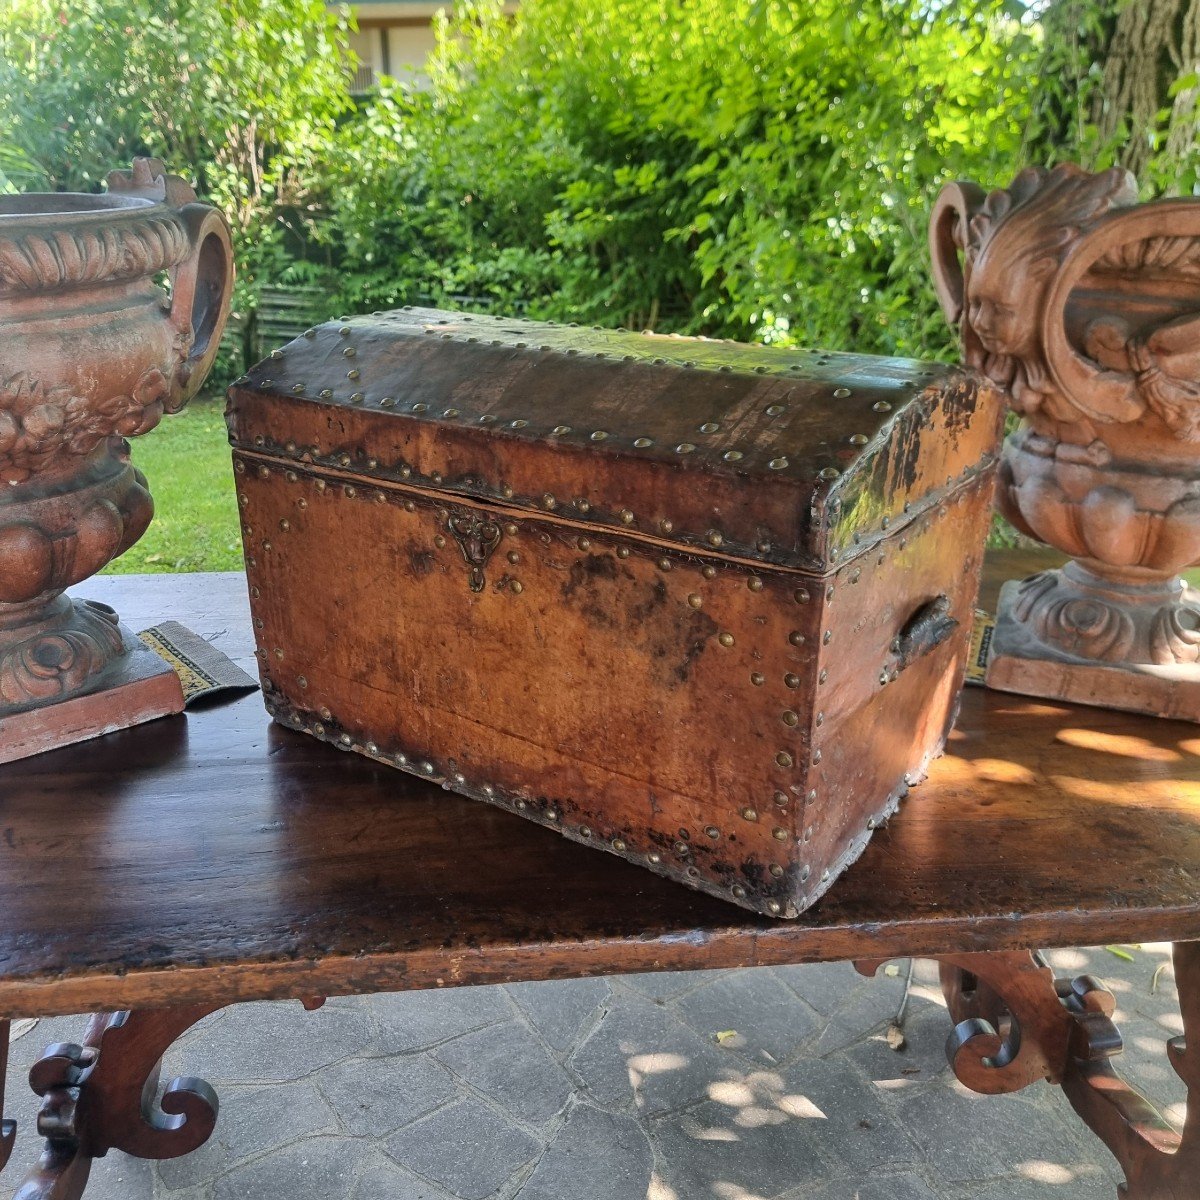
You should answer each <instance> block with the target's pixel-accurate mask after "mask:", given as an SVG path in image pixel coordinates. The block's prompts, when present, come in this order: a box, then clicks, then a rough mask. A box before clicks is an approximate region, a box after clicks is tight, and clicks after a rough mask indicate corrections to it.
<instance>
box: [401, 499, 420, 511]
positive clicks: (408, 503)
mask: <svg viewBox="0 0 1200 1200" xmlns="http://www.w3.org/2000/svg"><path fill="white" fill-rule="evenodd" d="M404 511H405V512H416V511H417V506H416V503H415V502H414V501H412V500H405V502H404Z"/></svg>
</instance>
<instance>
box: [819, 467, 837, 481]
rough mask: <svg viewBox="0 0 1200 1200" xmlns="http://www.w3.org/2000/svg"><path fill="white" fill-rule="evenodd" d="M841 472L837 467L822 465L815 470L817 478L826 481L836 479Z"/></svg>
mask: <svg viewBox="0 0 1200 1200" xmlns="http://www.w3.org/2000/svg"><path fill="white" fill-rule="evenodd" d="M841 474H842V473H841V471H839V470H838V469H837V467H822V468H821V469H820V470H819V471H818V472H817V478H818V479H824V480H826V481H829V480H832V479H837V478H839V477H840V476H841Z"/></svg>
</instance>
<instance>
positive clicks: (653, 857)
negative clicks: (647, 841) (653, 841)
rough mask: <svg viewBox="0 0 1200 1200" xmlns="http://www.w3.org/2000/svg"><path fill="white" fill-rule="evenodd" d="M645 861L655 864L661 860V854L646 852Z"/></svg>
mask: <svg viewBox="0 0 1200 1200" xmlns="http://www.w3.org/2000/svg"><path fill="white" fill-rule="evenodd" d="M646 861H647V862H651V863H654V864H655V865H656V866H657V865H658V864H659V863H660V862H662V855H661V854H647V855H646Z"/></svg>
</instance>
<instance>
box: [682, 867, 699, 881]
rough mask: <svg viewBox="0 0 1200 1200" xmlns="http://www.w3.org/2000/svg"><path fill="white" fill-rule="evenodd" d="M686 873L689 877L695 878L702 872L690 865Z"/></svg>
mask: <svg viewBox="0 0 1200 1200" xmlns="http://www.w3.org/2000/svg"><path fill="white" fill-rule="evenodd" d="M685 874H686V875H687V877H688V878H689V879H695V878H696V876H697V875H699V874H700V872H699V871H698V870H697V869H696V868H695V867H688V869H687V871H686V872H685Z"/></svg>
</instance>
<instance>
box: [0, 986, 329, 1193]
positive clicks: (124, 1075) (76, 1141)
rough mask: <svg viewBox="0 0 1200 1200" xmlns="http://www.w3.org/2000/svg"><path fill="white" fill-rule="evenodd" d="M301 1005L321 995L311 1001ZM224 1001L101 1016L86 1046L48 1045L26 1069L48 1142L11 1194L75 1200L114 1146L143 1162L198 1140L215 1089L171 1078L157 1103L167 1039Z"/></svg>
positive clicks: (210, 1119)
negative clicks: (37, 1098) (99, 1160)
mask: <svg viewBox="0 0 1200 1200" xmlns="http://www.w3.org/2000/svg"><path fill="white" fill-rule="evenodd" d="M303 1003H304V1006H305V1008H309V1009H311V1008H316V1007H319V1006H320V1005H321V1004H322V1003H323V1000H321V999H319V998H313V999H308V1000H305V1001H304V1002H303ZM222 1007H224V1006H223V1005H221V1004H192V1005H182V1006H179V1007H176V1008H163V1009H153V1010H138V1011H134V1012H118V1013H103V1014H97V1015H96V1016H93V1017H92V1018H91V1019H90V1020H89V1022H88V1025H87V1030H86V1031H85V1033H84V1037H83V1045H81V1046H77V1045H75V1044H74V1043H69V1042H60V1043H57V1044H55V1045H53V1046H50V1047H48V1048H47V1050H46V1052H45V1054H44V1055H43V1056H42V1057H41V1058H40V1059H39V1060H38V1061H37V1062H36V1063H35V1064H34V1065H33V1068H32V1070H31V1071H30V1072H29V1083H30V1086H31V1087H32V1088H33V1090H34V1091H35V1092H37V1093H38V1095H40V1096H41V1097H42V1105H41V1110H40V1112H39V1114H38V1132H39V1133H40V1134H41V1135H42V1136H43V1137H44V1138H45V1139H46V1145H45V1148H44V1149H43V1151H42V1156H41V1159H40V1160H39V1162H38V1164H37V1166H36V1167H34V1168H33V1170H32V1171H31V1172H30V1173H29V1175H28V1176H27V1177H26V1179H25V1182H24V1183H23V1184H22V1186H21V1189H20V1190H19V1191H18V1192H17V1194H16V1197H15V1198H14V1200H78V1198H79V1197H80V1196H81V1195H82V1194H83V1190H84V1188H85V1187H86V1186H87V1180H88V1175H89V1173H90V1171H91V1165H92V1159H94V1158H101V1157H103V1156H104V1155H105V1154H107V1153H108V1151H109V1150H113V1149H116V1150H123V1151H124V1152H125V1153H126V1154H132V1155H134V1156H135V1157H137V1158H155V1159H164V1158H178V1157H179V1156H180V1155H182V1154H188V1153H190V1152H191V1151H192V1150H195V1149H197V1148H198V1147H200V1146H202V1145H203V1144H204V1143H205V1142H206V1141H207V1140H208V1138H209V1135H210V1134H211V1133H212V1131H213V1128H214V1127H215V1125H216V1122H217V1108H218V1103H217V1096H216V1093H215V1092H214V1091H213V1090H212V1088H211V1087H209V1086H208V1084H207V1083H205V1082H204V1080H202V1079H193V1078H190V1077H182V1078H178V1079H172V1080H171V1081H170V1083H168V1084H167V1087H166V1091H165V1092H164V1093H163V1097H162V1100H161V1101H158V1102H157V1103H156V1100H157V1095H158V1081H159V1071H160V1069H161V1065H162V1056H163V1055H164V1054H165V1053H166V1051H167V1050H168V1048H169V1047H170V1046H171V1043H172V1042H174V1041H175V1040H176V1039H177V1038H178V1037H179V1036H180V1035H181V1034H183V1033H184V1032H185V1031H186V1030H188V1029H190V1028H191V1027H192V1026H193V1025H194V1024H195V1023H196V1022H197V1021H199V1020H200V1019H201V1018H202V1017H206V1016H208V1014H209V1013H211V1012H215V1011H216V1010H217V1009H218V1008H222Z"/></svg>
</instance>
